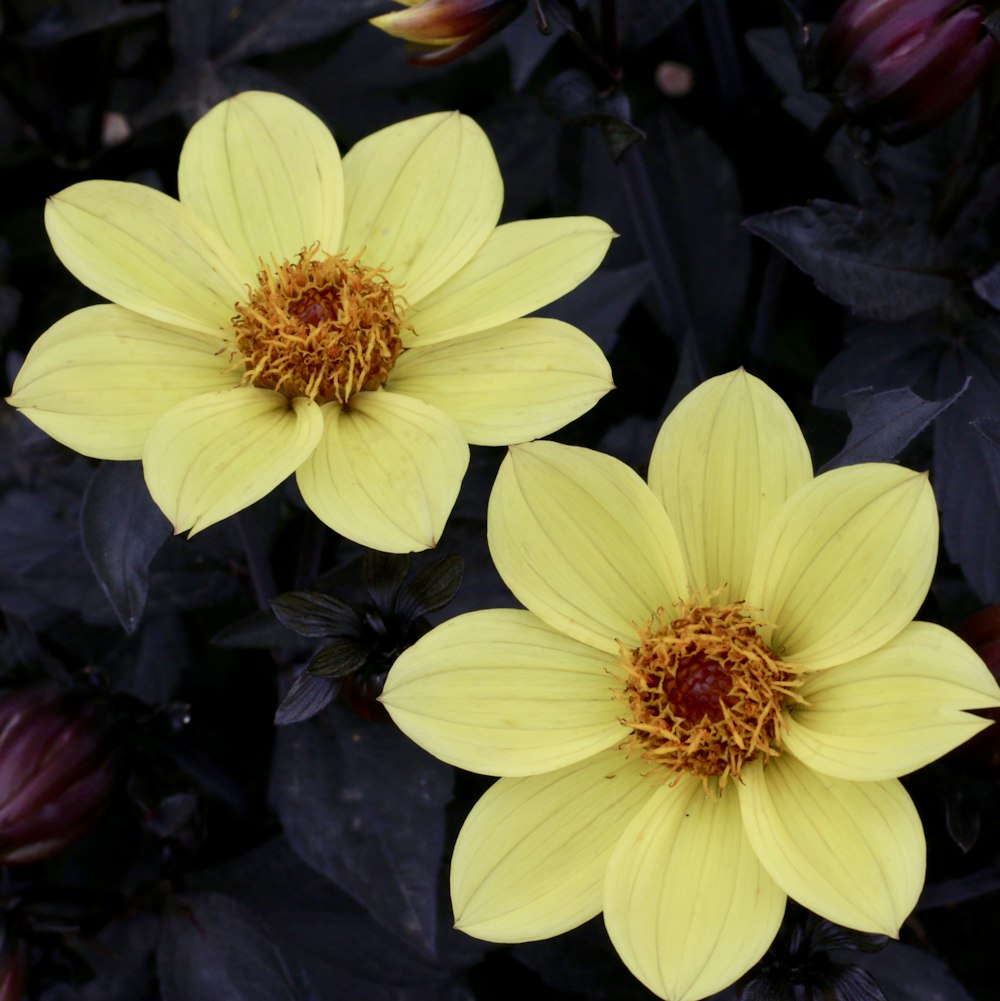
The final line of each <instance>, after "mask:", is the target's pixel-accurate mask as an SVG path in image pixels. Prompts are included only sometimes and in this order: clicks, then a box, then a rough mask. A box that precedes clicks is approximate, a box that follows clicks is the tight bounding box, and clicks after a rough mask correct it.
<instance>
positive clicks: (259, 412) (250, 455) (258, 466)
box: [143, 389, 323, 535]
mask: <svg viewBox="0 0 1000 1001" xmlns="http://www.w3.org/2000/svg"><path fill="white" fill-rule="evenodd" d="M322 434H323V418H322V414H321V413H320V408H319V407H317V406H316V404H315V403H313V402H312V400H309V399H306V398H304V397H299V398H298V399H295V400H289V399H288V398H287V397H285V396H282V395H281V394H280V393H271V392H268V391H267V390H263V389H255V390H242V391H241V390H238V389H227V390H223V391H221V392H217V393H206V394H204V395H202V396H193V397H191V398H190V399H188V400H185V401H184V402H183V403H178V404H177V405H176V406H174V407H171V408H170V410H168V411H167V412H166V413H165V414H164V415H163V416H162V417H161V418H160V419H159V420H158V421H157V422H156V424H154V425H153V427H152V429H151V430H150V432H149V437H148V438H147V439H146V446H145V449H144V451H143V465H144V467H145V472H146V485H147V486H148V487H149V492H150V494H151V496H152V498H153V500H154V501H156V503H157V505H158V506H159V508H160V510H161V511H163V513H164V514H165V515H166V516H167V518H169V519H170V522H171V524H172V525H173V526H174V531H175V532H190V533H191V534H192V535H193V534H194V533H195V532H200V531H201V530H202V529H204V528H207V527H208V526H209V525H213V524H215V522H217V521H221V520H222V519H223V518H228V517H229V515H231V514H235V513H236V512H237V511H242V510H243V508H245V507H249V506H250V505H251V504H253V503H254V502H255V501H258V500H260V499H261V497H263V496H264V495H265V494H268V493H270V492H271V491H272V490H273V489H274V488H275V487H276V486H277V485H278V484H279V483H281V481H282V480H284V479H287V478H288V477H289V476H290V475H291V474H292V473H293V472H295V470H296V468H297V467H298V466H299V465H300V464H301V463H303V462H305V460H306V459H307V458H308V457H309V456H310V455H311V454H312V453H313V450H314V449H315V448H316V446H317V444H319V440H320V436H321V435H322Z"/></svg>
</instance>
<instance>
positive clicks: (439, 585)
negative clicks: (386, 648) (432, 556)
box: [395, 553, 465, 630]
mask: <svg viewBox="0 0 1000 1001" xmlns="http://www.w3.org/2000/svg"><path fill="white" fill-rule="evenodd" d="M464 564H465V561H464V560H463V559H462V557H461V556H459V555H458V554H457V553H456V554H453V555H451V556H443V557H442V558H441V559H439V560H434V562H433V563H428V564H427V566H425V567H423V569H421V570H420V571H419V572H418V573H416V574H414V575H413V577H412V578H411V579H410V580H408V581H406V582H405V583H404V584H403V586H402V587H401V588H400V589H399V592H398V593H397V595H396V609H395V611H396V615H397V617H398V618H399V620H400V625H401V627H402V628H403V629H404V630H405V629H408V628H409V626H410V624H411V623H412V622H413V621H414V620H415V619H419V618H420V616H422V615H426V614H427V613H428V612H436V611H437V610H438V609H439V608H444V606H445V605H447V604H448V602H449V601H451V599H452V598H454V597H455V595H456V593H457V592H458V588H459V585H460V584H461V583H462V570H463V568H464Z"/></svg>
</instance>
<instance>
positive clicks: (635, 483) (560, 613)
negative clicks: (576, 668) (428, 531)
mask: <svg viewBox="0 0 1000 1001" xmlns="http://www.w3.org/2000/svg"><path fill="white" fill-rule="evenodd" d="M487 530H488V534H489V542H490V551H491V553H492V554H493V561H494V563H496V567H497V570H498V571H499V572H500V576H501V577H503V579H504V583H505V584H506V585H507V586H508V587H509V588H510V589H511V591H512V592H513V593H514V596H515V597H516V598H518V600H520V601H521V602H522V603H523V604H524V605H525V606H526V607H527V608H528V609H529V610H531V611H532V612H534V613H535V615H537V616H538V617H539V618H540V619H542V620H543V621H544V622H547V623H548V624H549V625H550V626H552V627H553V628H554V629H557V630H559V631H561V632H564V633H565V634H566V635H567V636H571V637H573V638H574V639H577V640H579V641H580V642H581V643H586V644H588V645H589V646H593V647H596V648H597V649H598V650H606V651H608V652H609V653H614V652H616V651H617V650H618V640H619V639H621V638H625V637H628V636H632V635H634V633H635V623H637V622H641V621H642V620H644V619H646V618H648V617H649V616H650V615H651V614H653V613H654V612H655V611H656V610H657V608H660V607H662V608H664V609H665V610H667V611H669V610H670V609H671V606H672V603H673V602H675V601H677V600H678V599H680V598H682V597H683V596H684V595H685V594H686V593H687V590H688V587H687V579H686V574H685V570H684V559H683V556H682V555H681V549H680V543H679V542H678V541H677V536H676V533H675V532H674V529H673V526H672V525H671V524H670V520H669V519H668V518H667V516H666V514H665V512H664V510H663V508H662V507H661V506H660V505H659V504H658V503H657V502H656V499H655V498H654V497H653V495H652V494H651V493H650V492H649V490H648V488H647V487H646V485H645V484H644V483H643V482H642V480H641V479H640V478H639V477H638V476H637V475H636V474H635V473H633V472H632V470H630V469H628V468H627V467H626V466H624V465H622V463H620V462H618V461H617V460H615V459H611V458H609V457H608V456H606V455H601V454H600V453H599V452H592V451H590V450H589V449H585V448H571V447H569V446H566V445H557V444H555V443H553V442H547V441H542V442H535V443H533V444H530V445H521V446H518V447H517V448H513V449H511V451H510V453H509V454H508V456H507V458H506V459H504V461H503V464H502V465H501V467H500V472H499V473H498V474H497V479H496V483H495V484H494V486H493V493H492V494H491V496H490V504H489V516H488V524H487Z"/></svg>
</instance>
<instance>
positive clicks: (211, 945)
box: [156, 893, 302, 1001]
mask: <svg viewBox="0 0 1000 1001" xmlns="http://www.w3.org/2000/svg"><path fill="white" fill-rule="evenodd" d="M156 965H157V974H158V976H159V981H160V990H161V992H162V994H163V1001H206V999H207V998H211V999H212V1001H302V999H301V995H300V994H299V993H298V991H297V990H296V986H295V983H294V981H293V978H292V976H291V974H290V972H289V970H288V969H287V968H286V966H285V963H284V960H283V959H282V956H281V954H280V953H279V951H278V949H277V948H276V946H275V944H274V942H273V941H272V940H271V938H270V937H269V936H268V934H267V933H266V931H265V930H264V927H263V924H262V922H261V921H260V919H259V918H258V917H257V915H256V914H254V913H253V911H251V910H250V909H249V908H247V907H244V906H243V904H240V903H237V902H236V901H235V900H232V899H231V898H229V897H226V896H223V895H222V894H219V893H198V894H193V895H191V896H189V897H186V898H185V897H180V898H177V901H176V905H175V906H174V907H171V908H170V909H169V910H168V911H167V914H166V917H165V919H164V923H163V933H162V935H161V937H160V947H159V952H158V954H157V964H156Z"/></svg>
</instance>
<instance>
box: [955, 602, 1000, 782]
mask: <svg viewBox="0 0 1000 1001" xmlns="http://www.w3.org/2000/svg"><path fill="white" fill-rule="evenodd" d="M955 632H956V633H958V635H959V636H961V637H962V639H963V640H965V642H966V643H968V644H969V646H971V647H972V649H973V650H975V651H976V653H978V654H979V656H980V657H982V658H983V661H984V662H985V664H986V666H987V667H988V668H989V669H990V673H991V674H992V675H993V677H994V678H996V679H997V680H998V681H1000V605H990V606H989V607H988V608H984V609H983V610H982V611H981V612H976V614H975V615H971V616H969V618H967V619H966V620H965V621H964V622H963V623H962V624H961V625H960V626H959V627H958V628H957V629H956V630H955ZM976 713H977V715H979V716H988V717H989V718H990V719H991V720H993V722H994V724H1000V709H978V710H977V711H976ZM962 747H963V748H964V751H962V752H961V753H963V754H966V755H972V756H974V757H976V758H978V759H982V758H986V760H987V761H988V762H989V763H990V764H991V765H992V766H993V767H994V768H1000V727H998V726H997V725H994V726H991V727H987V729H985V730H983V731H981V732H980V733H977V734H976V735H975V736H974V737H973V738H972V739H971V740H969V741H967V742H966V743H965V744H963V745H962Z"/></svg>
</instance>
